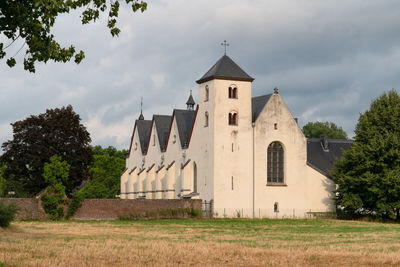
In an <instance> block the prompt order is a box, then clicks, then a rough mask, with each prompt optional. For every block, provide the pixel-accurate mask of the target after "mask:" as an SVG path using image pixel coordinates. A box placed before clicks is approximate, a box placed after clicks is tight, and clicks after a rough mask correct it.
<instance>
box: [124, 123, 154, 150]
mask: <svg viewBox="0 0 400 267" xmlns="http://www.w3.org/2000/svg"><path fill="white" fill-rule="evenodd" d="M151 123H152V121H150V120H144V119H139V120H136V121H135V126H134V128H133V132H132V137H131V144H130V146H129V153H128V157H131V155H132V154H133V153H134V151H140V152H141V154H142V155H146V152H147V140H148V138H149V134H150V129H151Z"/></svg>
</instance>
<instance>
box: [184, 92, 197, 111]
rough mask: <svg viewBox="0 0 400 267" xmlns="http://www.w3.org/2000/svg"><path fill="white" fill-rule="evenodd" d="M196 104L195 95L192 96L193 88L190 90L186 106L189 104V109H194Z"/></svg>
mask: <svg viewBox="0 0 400 267" xmlns="http://www.w3.org/2000/svg"><path fill="white" fill-rule="evenodd" d="M195 104H196V102H194V99H193V96H192V90H190V96H189V99H188V101H186V106H187V110H194V105H195Z"/></svg>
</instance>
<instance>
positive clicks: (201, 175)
mask: <svg viewBox="0 0 400 267" xmlns="http://www.w3.org/2000/svg"><path fill="white" fill-rule="evenodd" d="M206 86H207V87H208V88H209V89H208V90H209V97H208V100H206V93H205V88H206ZM212 86H213V83H212V81H209V82H206V83H203V84H200V85H199V94H198V95H199V99H198V110H197V114H196V120H195V122H194V125H193V131H192V136H191V139H190V144H189V147H188V149H187V151H186V155H187V158H190V159H191V160H192V161H193V162H196V165H197V191H198V193H199V194H200V198H201V199H203V200H206V201H210V200H211V199H213V198H214V183H213V166H214V162H213V159H214V157H213V155H212V153H211V151H212V147H213V140H214V137H213V135H212V132H213V129H214V126H213V125H212V124H211V121H212V117H213V115H212V112H211V111H212V110H213V108H212V105H211V103H210V100H211V98H212V96H213V94H212V88H211V87H212ZM206 112H207V114H208V126H206V118H205V114H206Z"/></svg>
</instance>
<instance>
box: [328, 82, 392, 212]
mask: <svg viewBox="0 0 400 267" xmlns="http://www.w3.org/2000/svg"><path fill="white" fill-rule="evenodd" d="M355 134H356V136H355V139H354V143H353V144H352V145H351V147H350V149H349V150H347V151H345V152H344V157H343V158H342V159H341V160H339V161H338V162H337V163H336V167H335V169H334V171H333V177H334V180H335V182H336V183H337V184H338V190H337V193H338V196H337V203H338V205H340V206H342V207H344V208H345V210H348V211H351V212H352V211H355V210H358V209H362V210H364V211H366V212H375V213H377V214H379V215H381V216H383V217H392V218H396V219H397V220H400V97H399V95H398V94H397V92H396V91H395V90H394V89H393V90H391V91H389V92H388V93H384V94H383V95H381V96H380V97H379V98H378V99H376V100H374V101H373V102H372V104H371V106H370V109H369V110H367V111H366V112H365V113H364V114H361V115H360V118H359V119H358V124H357V126H356V130H355Z"/></svg>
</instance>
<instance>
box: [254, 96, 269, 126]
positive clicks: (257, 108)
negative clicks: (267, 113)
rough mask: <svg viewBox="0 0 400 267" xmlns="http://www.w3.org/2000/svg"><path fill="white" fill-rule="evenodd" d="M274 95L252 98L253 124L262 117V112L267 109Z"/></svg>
mask: <svg viewBox="0 0 400 267" xmlns="http://www.w3.org/2000/svg"><path fill="white" fill-rule="evenodd" d="M271 96H272V94H269V95H262V96H256V97H252V98H251V113H252V116H251V119H252V121H253V122H255V121H256V120H257V118H258V116H259V115H260V113H261V111H262V110H263V108H264V107H265V104H267V102H268V100H269V99H270V98H271Z"/></svg>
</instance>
